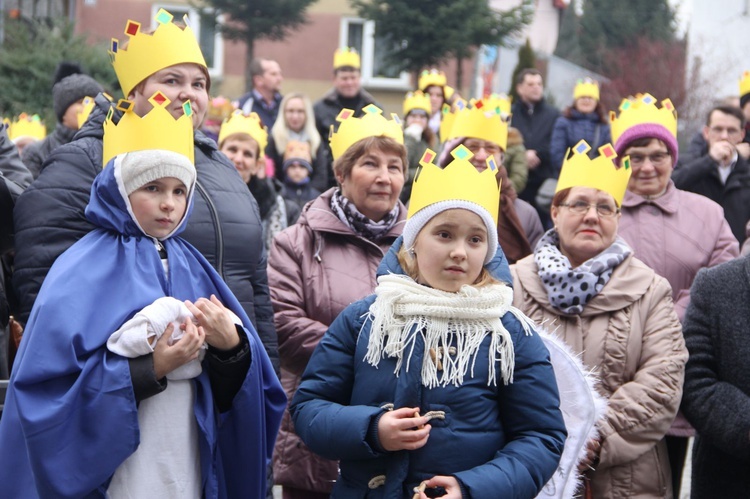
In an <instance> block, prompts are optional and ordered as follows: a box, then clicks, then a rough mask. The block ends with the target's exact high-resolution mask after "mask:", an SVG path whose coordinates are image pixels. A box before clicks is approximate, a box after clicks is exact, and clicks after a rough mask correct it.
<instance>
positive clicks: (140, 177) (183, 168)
mask: <svg viewBox="0 0 750 499" xmlns="http://www.w3.org/2000/svg"><path fill="white" fill-rule="evenodd" d="M120 176H121V177H122V183H123V187H124V188H125V193H126V194H127V195H128V196H129V195H130V194H131V193H132V192H133V191H135V190H136V189H139V188H140V187H143V186H144V185H146V184H148V183H149V182H153V181H154V180H157V179H160V178H165V177H174V178H176V179H178V180H180V181H181V182H182V183H183V184H185V187H186V188H187V190H188V191H190V190H191V189H192V187H193V184H194V183H195V176H196V173H195V166H193V163H192V162H191V161H190V160H189V159H188V158H187V157H186V156H183V155H182V154H178V153H176V152H172V151H165V150H161V149H149V150H146V151H134V152H129V153H126V154H125V155H124V157H123V158H122V161H121V162H120Z"/></svg>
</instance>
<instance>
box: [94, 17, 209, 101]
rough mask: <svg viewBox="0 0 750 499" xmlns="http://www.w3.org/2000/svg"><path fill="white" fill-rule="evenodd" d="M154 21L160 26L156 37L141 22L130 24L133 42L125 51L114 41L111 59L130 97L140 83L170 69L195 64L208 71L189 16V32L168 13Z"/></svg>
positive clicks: (114, 39) (157, 28)
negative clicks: (165, 69)
mask: <svg viewBox="0 0 750 499" xmlns="http://www.w3.org/2000/svg"><path fill="white" fill-rule="evenodd" d="M154 19H155V20H156V22H157V23H158V26H157V27H156V29H155V30H154V32H153V33H152V34H147V33H143V32H142V31H141V24H140V23H139V22H136V21H132V20H128V23H127V25H126V27H125V34H126V35H128V37H129V38H130V39H129V40H128V42H127V45H126V46H125V47H121V46H120V42H119V41H118V40H117V39H116V38H113V39H112V44H111V46H110V51H109V55H110V58H111V59H112V66H113V67H114V68H115V73H116V74H117V79H118V80H119V82H120V86H121V87H122V93H123V94H125V96H126V97H127V96H128V95H130V92H132V91H133V89H134V88H135V87H136V85H138V84H139V83H140V82H142V81H143V80H145V79H146V78H148V77H149V76H151V75H152V74H154V73H156V72H157V71H160V70H162V69H164V68H168V67H169V66H174V65H175V64H182V63H193V64H197V65H199V66H202V67H204V68H206V67H207V66H206V60H205V59H204V58H203V53H202V52H201V48H200V46H199V45H198V39H197V38H196V37H195V34H194V33H193V30H192V29H190V26H188V25H187V15H185V16H184V17H183V21H184V22H185V28H181V27H180V26H177V25H176V24H175V23H173V22H172V19H173V16H172V14H170V13H169V12H167V11H166V10H164V9H159V12H157V13H156V16H155V17H154Z"/></svg>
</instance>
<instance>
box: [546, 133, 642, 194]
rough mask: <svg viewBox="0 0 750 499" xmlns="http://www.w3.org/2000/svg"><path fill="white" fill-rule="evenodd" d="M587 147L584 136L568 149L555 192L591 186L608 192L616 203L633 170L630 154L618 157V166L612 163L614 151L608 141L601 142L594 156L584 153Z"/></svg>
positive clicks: (586, 151)
mask: <svg viewBox="0 0 750 499" xmlns="http://www.w3.org/2000/svg"><path fill="white" fill-rule="evenodd" d="M590 150H591V146H590V145H588V143H587V142H586V141H585V140H582V141H580V142H579V143H578V144H576V145H575V147H573V148H571V149H568V151H567V154H566V155H565V161H563V165H562V170H561V171H560V178H559V179H558V180H557V189H555V192H556V193H557V192H559V191H561V190H563V189H567V188H569V187H593V188H594V189H599V190H600V191H604V192H607V193H609V194H611V195H612V197H613V198H615V202H616V203H617V206H620V205H621V204H622V198H623V197H624V196H625V190H626V189H627V188H628V181H629V180H630V174H631V173H633V170H632V169H631V168H630V156H625V157H624V158H622V161H620V165H621V166H620V167H619V168H618V167H617V164H616V163H615V158H617V153H616V152H615V148H614V147H612V144H605V145H603V146H601V147H600V148H599V156H597V157H596V158H594V159H591V158H590V157H589V155H588V153H589V151H590Z"/></svg>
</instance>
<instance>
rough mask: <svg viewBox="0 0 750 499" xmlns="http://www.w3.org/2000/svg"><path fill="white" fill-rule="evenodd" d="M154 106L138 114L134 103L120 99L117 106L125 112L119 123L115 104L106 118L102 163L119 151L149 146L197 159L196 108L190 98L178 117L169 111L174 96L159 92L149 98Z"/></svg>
mask: <svg viewBox="0 0 750 499" xmlns="http://www.w3.org/2000/svg"><path fill="white" fill-rule="evenodd" d="M149 102H150V103H151V104H152V106H153V108H152V109H151V110H150V111H149V112H148V113H147V114H146V115H145V116H143V117H140V116H138V115H137V114H135V111H134V110H133V108H134V103H133V101H129V100H126V99H120V101H119V102H118V103H117V106H115V107H116V108H117V109H119V110H120V111H122V112H123V114H122V117H121V118H120V120H119V121H118V122H117V124H115V122H114V121H113V118H114V108H110V109H109V112H108V113H107V118H106V119H105V120H104V140H103V151H102V166H106V165H107V163H108V162H109V160H111V159H112V158H114V157H115V156H117V155H118V154H124V153H127V152H133V151H146V150H149V149H162V150H166V151H172V152H176V153H178V154H182V155H183V156H185V157H187V158H188V159H189V160H190V162H191V163H194V162H195V161H194V149H193V108H192V106H191V104H190V101H187V102H185V103H184V104H183V105H182V109H183V111H184V114H183V115H182V116H180V117H179V118H177V119H175V118H174V116H172V114H171V113H170V112H169V109H168V107H169V104H170V102H171V101H170V100H169V99H167V97H166V96H165V95H164V94H163V93H161V92H156V93H155V94H154V95H152V96H151V98H149Z"/></svg>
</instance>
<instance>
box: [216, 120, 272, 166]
mask: <svg viewBox="0 0 750 499" xmlns="http://www.w3.org/2000/svg"><path fill="white" fill-rule="evenodd" d="M235 133H244V134H245V135H249V136H250V137H251V138H252V139H253V140H254V141H255V142H257V143H258V150H259V154H258V158H259V159H262V158H265V157H266V156H265V153H264V151H265V150H266V145H268V130H267V129H266V127H264V126H263V124H262V123H261V121H260V116H258V114H257V113H250V114H249V115H247V116H246V115H245V114H244V113H243V112H242V110H241V109H237V110H236V111H234V112H233V113H232V114H231V116H229V118H227V119H226V120H224V123H222V124H221V130H219V144H220V145H222V142H224V139H226V138H227V137H229V136H230V135H234V134H235Z"/></svg>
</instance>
